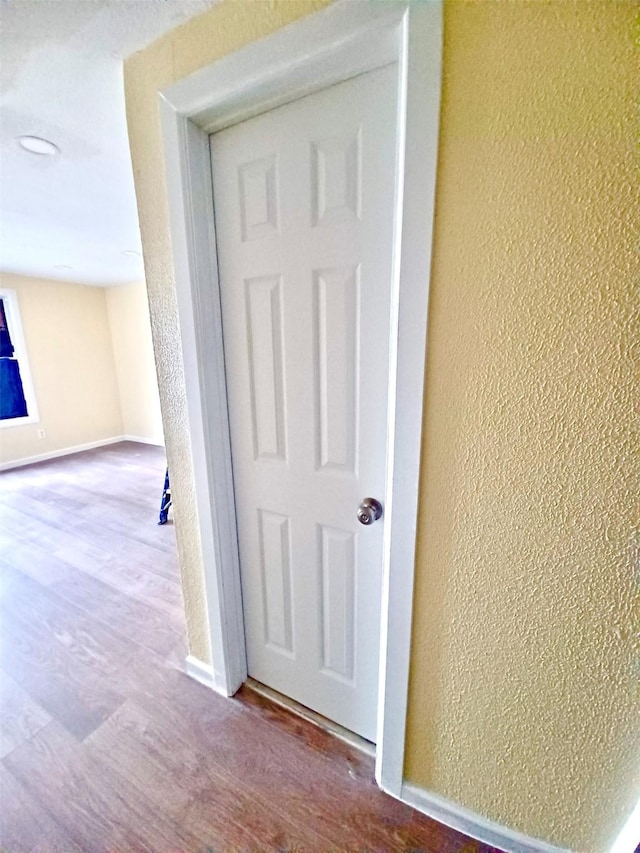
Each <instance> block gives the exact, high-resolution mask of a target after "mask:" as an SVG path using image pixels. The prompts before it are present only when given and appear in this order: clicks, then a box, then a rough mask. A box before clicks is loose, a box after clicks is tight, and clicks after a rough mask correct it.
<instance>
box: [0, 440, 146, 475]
mask: <svg viewBox="0 0 640 853" xmlns="http://www.w3.org/2000/svg"><path fill="white" fill-rule="evenodd" d="M121 441H136V442H138V443H139V444H154V445H155V444H156V443H155V441H151V440H150V439H148V438H141V437H139V436H133V435H115V436H112V437H111V438H101V439H100V440H99V441H89V442H87V443H86V444H76V445H75V446H74V447H63V448H61V449H60V450H50V451H49V452H48V453H38V454H37V455H36V456H25V457H23V458H22V459H13V460H12V461H11V462H0V471H9V470H11V469H12V468H22V466H23V465H34V464H35V463H36V462H47V461H48V460H49V459H58V458H59V457H60V456H71V454H73V453H82V451H83V450H95V448H96V447H106V446H107V445H108V444H118V443H119V442H121ZM156 446H161V445H156Z"/></svg>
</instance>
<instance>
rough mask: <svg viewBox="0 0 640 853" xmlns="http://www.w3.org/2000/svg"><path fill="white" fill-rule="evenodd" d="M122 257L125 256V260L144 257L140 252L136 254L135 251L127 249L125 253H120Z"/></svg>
mask: <svg viewBox="0 0 640 853" xmlns="http://www.w3.org/2000/svg"><path fill="white" fill-rule="evenodd" d="M120 254H121V255H124V256H125V258H141V257H142V255H141V254H140V252H136V250H135V249H125V250H124V252H120Z"/></svg>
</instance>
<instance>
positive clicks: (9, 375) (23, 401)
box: [0, 290, 38, 427]
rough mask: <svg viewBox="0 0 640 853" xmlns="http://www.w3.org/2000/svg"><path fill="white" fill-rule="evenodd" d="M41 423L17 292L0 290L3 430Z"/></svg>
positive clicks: (0, 412) (0, 411) (0, 424)
mask: <svg viewBox="0 0 640 853" xmlns="http://www.w3.org/2000/svg"><path fill="white" fill-rule="evenodd" d="M37 420H38V410H37V407H36V401H35V395H34V393H33V384H32V382H31V372H30V370H29V362H28V360H27V352H26V347H25V343H24V336H23V334H22V324H21V323H20V313H19V311H18V298H17V295H16V292H15V291H14V290H0V427H6V426H18V425H20V424H28V423H35V422H36V421H37Z"/></svg>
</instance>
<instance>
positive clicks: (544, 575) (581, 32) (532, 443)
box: [125, 0, 640, 851]
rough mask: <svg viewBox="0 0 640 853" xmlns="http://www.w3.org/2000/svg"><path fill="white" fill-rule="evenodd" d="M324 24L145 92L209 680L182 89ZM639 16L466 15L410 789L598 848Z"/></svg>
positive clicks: (456, 35)
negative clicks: (174, 212)
mask: <svg viewBox="0 0 640 853" xmlns="http://www.w3.org/2000/svg"><path fill="white" fill-rule="evenodd" d="M321 5H323V4H322V3H321V2H294V0H291V2H269V3H243V2H235V3H223V4H222V5H221V6H219V7H216V8H214V9H212V10H211V11H210V12H208V13H207V14H205V15H203V16H201V17H200V18H198V19H195V20H193V21H191V22H189V23H188V24H186V25H185V26H183V27H181V28H180V29H178V30H176V31H174V32H173V33H171V34H170V35H168V36H166V37H165V38H163V39H162V40H160V41H159V42H157V43H155V44H154V45H153V46H151V47H150V48H148V49H147V50H145V51H143V52H141V53H140V54H137V55H136V56H134V57H133V58H132V59H130V60H129V61H128V63H127V65H126V69H125V81H126V92H127V111H128V121H129V129H130V137H131V146H132V154H133V163H134V171H135V178H136V188H137V194H138V204H139V209H140V219H141V228H142V236H143V243H144V254H145V266H146V272H147V279H148V288H149V296H150V303H151V311H152V325H153V330H154V340H155V347H156V355H157V358H158V361H159V374H160V385H161V399H162V406H163V414H164V424H165V433H166V440H167V449H168V454H169V460H170V464H171V465H172V468H173V471H174V480H173V485H174V493H175V498H176V522H177V534H178V545H179V550H180V559H181V565H182V571H183V585H184V593H185V604H186V611H187V619H188V626H189V637H190V647H191V653H192V654H194V655H195V656H196V657H198V658H200V659H202V660H208V659H209V649H208V639H207V623H206V614H205V610H204V594H203V572H202V558H201V554H200V546H199V537H198V522H197V517H196V509H195V502H194V494H193V482H192V471H191V463H190V448H189V435H188V429H187V422H186V406H185V394H184V381H183V373H182V365H181V361H180V349H179V335H178V325H177V318H176V308H175V295H174V283H173V271H172V259H171V247H170V238H169V227H168V217H167V202H166V194H165V189H164V177H163V163H162V148H161V138H160V129H159V119H158V110H157V101H156V91H157V90H158V89H159V88H162V87H163V86H165V85H167V84H168V83H170V82H173V81H175V80H177V79H180V78H181V77H184V76H185V75H187V74H189V73H190V72H191V71H193V70H195V69H197V68H199V67H201V66H203V65H206V64H208V63H211V62H212V61H214V60H215V59H216V58H217V57H220V56H222V55H224V54H226V53H228V52H230V51H231V50H234V49H236V48H238V47H240V46H242V45H243V44H245V43H247V42H249V41H251V40H253V39H256V38H259V37H261V36H263V35H265V34H267V33H268V32H270V31H271V30H273V29H275V28H276V27H279V26H282V25H284V24H286V23H288V22H289V21H291V20H293V19H295V18H297V17H299V16H301V15H303V14H306V13H308V12H311V11H313V10H314V9H315V8H318V7H319V6H321ZM633 15H634V6H633V5H632V4H631V3H627V2H622V3H616V2H607V3H600V2H575V3H574V2H571V0H567V2H564V0H563V2H526V1H525V0H523V1H522V2H498V1H497V0H483V2H471V3H468V2H462V0H457V1H456V2H451V3H447V4H446V10H445V54H444V91H443V95H444V101H443V114H442V127H441V145H440V162H439V176H438V196H437V211H436V235H435V238H436V239H435V257H434V271H433V283H432V299H431V316H430V338H429V353H428V370H427V399H426V412H425V436H424V453H423V471H424V473H423V478H422V488H421V519H420V531H419V532H420V541H419V554H418V563H417V577H416V600H415V614H414V638H413V651H412V672H411V689H410V718H409V729H408V740H407V767H406V771H407V775H408V778H409V779H410V780H412V781H414V782H416V783H418V784H420V785H422V786H424V787H425V788H427V789H429V790H433V791H435V792H437V793H439V794H442V795H444V796H446V797H449V798H451V799H453V800H455V801H457V802H460V803H462V804H463V805H465V806H466V807H468V808H470V809H473V810H475V811H477V812H479V813H481V814H483V815H486V816H488V817H490V818H492V819H493V820H496V821H500V822H502V823H504V824H506V825H508V826H511V827H514V828H516V829H519V830H521V831H523V832H526V833H529V834H531V835H534V836H538V837H541V838H544V839H546V840H550V841H553V842H555V843H558V844H562V845H567V846H570V847H572V848H574V849H581V850H594V851H595V850H603V849H604V847H605V843H606V842H607V841H609V840H610V838H611V837H612V835H613V834H614V833H615V832H616V830H617V829H618V828H619V827H620V826H621V824H622V822H623V820H624V818H625V816H626V814H627V812H628V811H629V810H630V808H631V805H632V803H633V802H634V800H635V799H637V798H638V795H639V794H640V782H639V779H638V775H637V769H636V768H637V763H638V762H637V758H638V752H639V747H640V742H639V740H640V738H639V727H638V725H637V721H638V710H639V707H638V692H637V676H638V657H637V648H636V647H635V646H634V640H633V632H634V606H635V605H636V602H637V599H636V595H637V585H636V584H637V564H634V560H637V550H638V544H639V543H638V540H637V538H636V537H637V529H638V527H637V525H638V519H637V516H634V512H635V507H634V501H635V499H636V497H637V494H638V487H639V485H640V484H639V483H638V479H637V473H638V466H637V460H636V459H635V458H634V457H633V456H632V450H633V446H634V442H636V443H637V418H638V412H637V410H636V409H634V405H635V401H634V400H633V397H632V382H633V378H634V362H633V344H634V341H633V337H632V335H633V334H634V333H635V334H637V331H638V330H637V327H636V328H635V329H634V327H633V325H632V323H633V322H634V318H636V317H637V315H636V314H635V313H634V312H635V311H637V302H636V301H635V300H636V299H637V280H636V278H637V277H636V278H634V274H633V271H632V265H633V263H634V256H633V251H634V248H635V247H634V244H633V240H634V239H635V238H634V235H633V233H632V232H633V228H634V224H637V216H636V214H635V212H634V209H633V204H632V203H633V200H634V190H633V187H634V180H635V178H634V176H633V172H632V169H633V161H632V158H633V128H634V125H635V121H636V116H635V114H634V112H633V103H632V82H633V81H632V79H631V69H632V54H631V51H632V48H633V38H632V32H631V29H632V23H633ZM416 191H419V188H416ZM636 346H637V341H636ZM635 370H636V371H637V362H636V367H635ZM635 375H636V376H637V373H636V374H635Z"/></svg>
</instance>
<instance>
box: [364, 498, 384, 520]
mask: <svg viewBox="0 0 640 853" xmlns="http://www.w3.org/2000/svg"><path fill="white" fill-rule="evenodd" d="M381 515H382V504H381V503H380V501H377V500H376V499H375V498H365V499H364V500H363V501H362V503H361V504H360V506H359V507H358V521H359V522H360V524H373V522H374V521H377V520H378V519H379V518H380V516H381Z"/></svg>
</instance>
